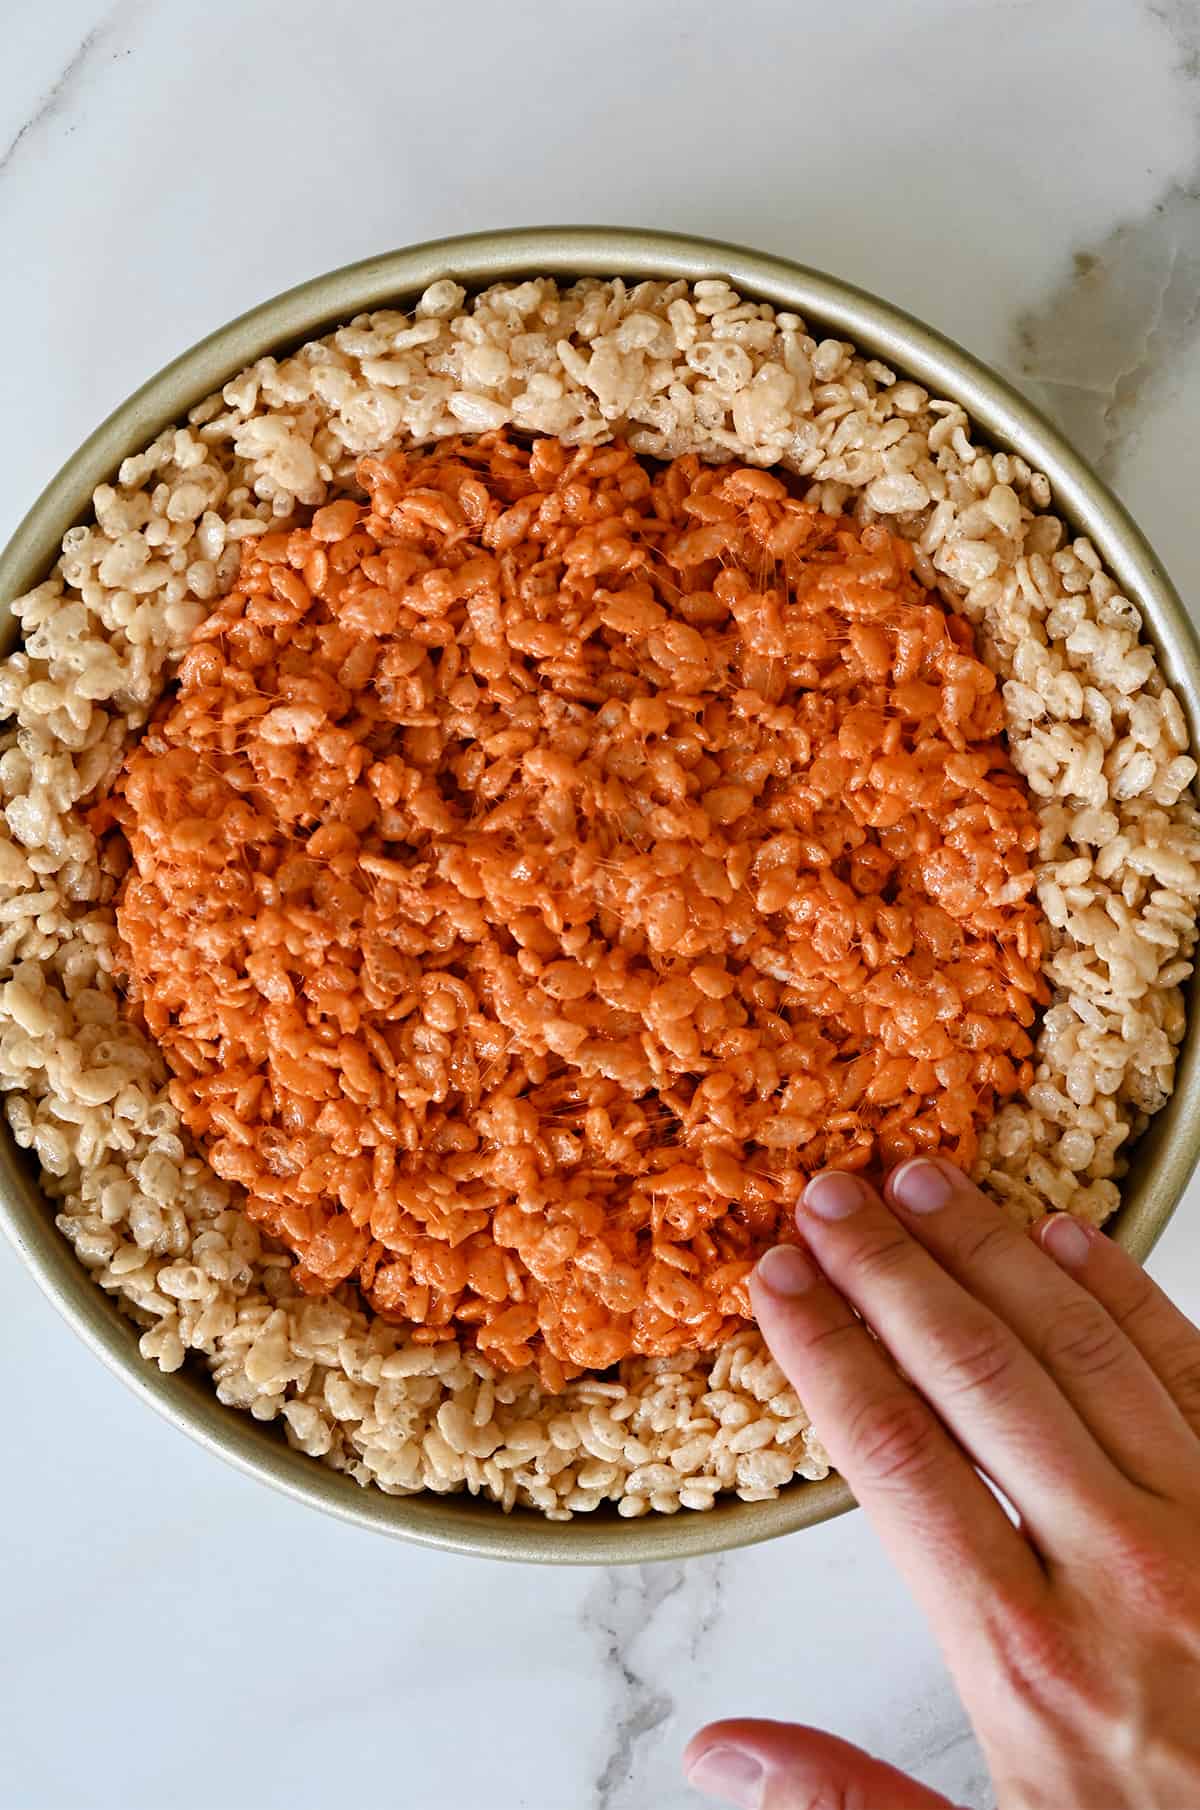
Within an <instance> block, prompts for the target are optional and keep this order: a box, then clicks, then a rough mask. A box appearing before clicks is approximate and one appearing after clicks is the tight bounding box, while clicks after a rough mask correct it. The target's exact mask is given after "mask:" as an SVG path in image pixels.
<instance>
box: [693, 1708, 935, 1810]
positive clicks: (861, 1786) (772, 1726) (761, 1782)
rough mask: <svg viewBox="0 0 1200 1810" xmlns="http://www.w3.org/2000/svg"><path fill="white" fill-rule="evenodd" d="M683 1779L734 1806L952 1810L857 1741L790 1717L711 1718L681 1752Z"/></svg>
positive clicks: (756, 1809) (750, 1809) (747, 1809)
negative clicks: (856, 1744)
mask: <svg viewBox="0 0 1200 1810" xmlns="http://www.w3.org/2000/svg"><path fill="white" fill-rule="evenodd" d="M683 1770H684V1775H685V1777H686V1778H687V1781H688V1784H689V1785H691V1786H692V1787H693V1788H694V1789H695V1790H697V1791H702V1792H704V1794H705V1795H706V1796H707V1797H714V1798H717V1799H719V1800H721V1801H723V1802H724V1803H727V1804H733V1805H735V1806H736V1810H814V1806H816V1805H818V1804H819V1805H820V1806H821V1810H884V1807H885V1806H886V1810H953V1806H952V1805H951V1803H950V1800H949V1799H948V1798H944V1797H942V1795H941V1794H940V1792H937V1791H930V1790H929V1789H928V1788H927V1787H926V1786H925V1785H921V1784H918V1782H917V1781H916V1779H912V1778H909V1776H908V1774H907V1773H904V1772H897V1771H896V1768H895V1767H894V1766H886V1765H885V1764H884V1763H883V1761H882V1760H876V1759H873V1758H872V1756H871V1755H870V1754H868V1753H864V1752H863V1750H862V1748H861V1747H853V1746H851V1744H850V1743H849V1741H839V1740H838V1738H837V1736H836V1735H829V1734H826V1733H825V1732H824V1730H823V1729H819V1728H804V1727H802V1726H801V1725H800V1724H799V1723H797V1722H767V1721H762V1720H759V1719H758V1718H755V1717H749V1716H747V1717H739V1718H736V1719H731V1720H729V1721H724V1722H710V1723H709V1725H708V1727H707V1728H702V1729H700V1730H699V1732H698V1733H697V1734H694V1735H693V1736H692V1738H691V1740H690V1741H689V1742H688V1745H687V1748H686V1750H685V1752H684V1756H683Z"/></svg>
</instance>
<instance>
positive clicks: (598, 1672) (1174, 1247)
mask: <svg viewBox="0 0 1200 1810" xmlns="http://www.w3.org/2000/svg"><path fill="white" fill-rule="evenodd" d="M339 10H340V9H335V8H333V7H331V6H329V5H327V4H322V3H320V0H245V4H243V5H238V4H236V3H235V0H212V4H210V5H208V6H206V7H204V8H202V9H197V8H195V7H192V6H184V5H183V4H182V0H158V3H157V4H152V3H150V0H116V3H115V4H110V3H109V0H54V3H53V4H51V5H48V4H46V0H4V5H3V7H2V8H0V14H2V17H3V22H4V27H5V40H6V54H5V57H4V59H3V62H2V64H0V244H2V245H3V247H4V255H3V258H2V259H0V329H2V331H3V333H4V335H5V343H6V344H7V347H8V350H7V353H6V354H5V356H4V358H3V361H2V363H0V397H2V399H3V422H4V432H3V434H2V435H0V538H3V536H4V535H5V534H6V533H7V532H8V530H9V528H10V527H11V526H12V525H14V524H15V522H16V520H17V518H18V516H19V515H20V514H21V513H22V512H23V510H24V509H25V508H26V507H27V505H28V504H29V502H30V501H31V500H32V499H33V496H34V494H35V493H36V492H37V490H38V489H40V487H41V485H42V484H43V483H44V482H45V480H46V479H47V478H48V477H49V475H50V474H51V472H52V471H53V470H54V469H55V468H56V467H57V466H58V464H59V463H60V461H61V460H62V459H63V458H64V457H65V456H66V455H67V454H68V453H69V452H70V451H71V450H72V448H73V447H74V446H75V445H76V444H77V443H78V442H79V440H80V439H81V438H82V437H83V436H84V435H85V434H86V433H87V432H88V431H89V430H90V429H91V428H92V427H93V426H94V425H95V424H96V422H97V421H99V420H100V418H101V417H102V416H103V415H105V414H106V413H107V412H108V410H109V409H110V408H111V407H112V406H113V405H114V404H115V403H116V402H117V401H119V400H120V399H121V398H122V397H123V396H124V395H125V394H126V393H127V392H128V391H130V390H131V389H133V388H134V387H135V386H136V385H137V384H139V383H140V382H141V381H142V380H143V378H144V377H145V376H146V375H147V374H148V373H149V372H151V371H153V370H155V369H156V368H157V367H158V366H160V365H161V364H163V363H164V362H165V361H166V360H167V359H169V358H170V357H172V356H173V355H174V354H175V353H177V352H179V351H180V350H182V349H183V348H184V347H186V346H187V345H189V344H190V343H191V342H192V341H193V340H195V339H197V338H198V337H200V336H201V335H202V334H204V333H206V332H207V331H209V330H210V329H211V328H212V327H214V326H216V325H217V324H219V323H220V322H222V321H223V320H225V319H227V318H228V317H229V316H231V315H233V314H236V313H238V312H240V311H241V310H242V309H244V308H246V307H248V306H249V305H251V304H252V303H254V302H256V301H259V300H260V299H262V298H264V297H266V296H268V295H270V294H272V293H274V292H275V291H277V290H280V289H283V288H285V287H287V286H288V285H289V284H291V283H294V282H297V281H299V280H300V279H302V278H304V277H306V276H308V275H310V274H312V273H314V272H316V271H319V270H323V269H327V268H329V267H331V266H334V265H337V264H341V263H344V262H346V261H348V260H350V259H353V258H357V257H362V256H365V255H367V254H369V253H371V252H374V251H378V250H381V249H384V248H386V247H389V246H393V245H400V244H404V243H406V242H410V241H413V240H418V239H423V238H426V237H431V236H437V235H440V234H443V233H452V232H459V231H466V230H469V229H472V228H481V227H485V226H495V225H510V224H516V223H534V222H545V221H557V220H572V221H588V220H590V221H603V222H621V223H629V224H641V225H648V226H659V227H671V228H676V229H679V230H683V231H692V232H697V233H707V234H710V235H713V236H716V237H723V238H729V239H734V240H740V241H742V242H745V243H747V244H753V245H758V246H761V247H762V248H764V249H769V250H772V251H777V252H780V253H783V254H786V255H788V256H792V257H796V258H798V259H801V260H803V261H806V262H809V263H813V264H816V265H819V266H823V267H825V268H827V269H829V270H832V271H836V272H838V273H839V274H841V275H843V276H846V277H848V278H850V279H852V280H853V281H855V282H858V283H861V284H863V285H864V286H865V287H867V288H869V289H873V290H876V291H877V292H879V293H880V294H884V295H886V296H888V297H890V298H891V299H892V300H894V301H896V302H898V303H900V304H901V305H902V306H904V307H906V308H909V309H911V310H912V311H914V312H915V313H917V314H919V315H922V316H924V317H925V318H926V319H927V320H929V321H931V322H933V323H934V324H935V325H937V326H938V327H941V328H943V329H945V330H946V331H947V332H949V333H950V334H952V335H953V336H955V337H956V338H958V339H960V340H961V341H962V342H963V343H964V344H966V345H967V346H969V347H970V348H971V349H972V350H974V351H975V352H977V353H979V354H981V355H982V356H983V357H984V358H985V359H988V360H990V361H992V362H993V363H995V364H997V365H998V366H1000V367H1001V368H1002V369H1004V370H1006V371H1007V372H1008V373H1009V374H1010V375H1012V376H1013V377H1015V378H1016V379H1017V381H1018V382H1019V383H1021V384H1022V385H1023V386H1024V387H1025V388H1026V389H1027V390H1028V391H1029V392H1030V393H1034V394H1037V395H1038V396H1040V397H1041V399H1042V400H1044V401H1045V402H1046V404H1047V405H1048V407H1049V409H1050V411H1051V412H1052V413H1053V414H1054V415H1055V416H1057V418H1058V419H1059V420H1060V422H1061V423H1062V424H1063V425H1064V426H1065V427H1066V428H1067V429H1068V430H1069V431H1070V432H1071V433H1072V434H1073V436H1074V437H1075V439H1076V440H1077V442H1078V443H1079V445H1080V446H1081V448H1082V449H1083V450H1084V451H1085V452H1086V453H1088V454H1090V455H1092V456H1093V457H1094V458H1096V459H1097V460H1098V461H1099V463H1100V464H1101V466H1102V468H1103V469H1104V471H1105V472H1106V474H1107V475H1108V476H1109V478H1110V479H1111V481H1112V482H1113V483H1114V484H1115V486H1116V488H1117V489H1118V491H1119V492H1120V494H1121V495H1122V496H1123V498H1124V499H1125V500H1126V502H1127V503H1128V504H1129V505H1130V506H1131V508H1132V509H1133V511H1134V513H1135V515H1136V516H1137V517H1138V518H1139V520H1140V521H1141V523H1142V525H1143V527H1144V528H1145V529H1146V531H1147V533H1148V534H1149V536H1150V538H1151V540H1152V541H1153V542H1154V543H1155V545H1156V546H1157V548H1158V550H1159V552H1160V554H1161V555H1162V557H1163V559H1164V560H1165V562H1166V564H1167V566H1168V569H1169V570H1170V571H1171V572H1172V573H1173V575H1174V577H1175V579H1176V581H1177V582H1178V584H1179V585H1180V588H1181V589H1182V591H1183V592H1184V594H1185V596H1191V597H1193V598H1195V597H1200V539H1198V537H1197V535H1196V530H1195V520H1196V503H1197V498H1196V470H1197V462H1196V456H1195V427H1196V422H1197V420H1198V418H1200V82H1198V80H1197V75H1198V71H1200V7H1198V5H1197V4H1196V0H1161V3H1160V4H1150V3H1149V0H1147V3H1145V4H1139V3H1137V0H1106V4H1104V5H1103V6H1100V5H1097V4H1096V3H1095V0H1054V3H1053V4H1051V5H1045V4H1042V3H1041V0H907V4H906V5H904V6H902V7H899V6H895V5H893V4H892V0H859V3H858V4H857V5H856V6H855V7H854V8H852V9H847V8H844V7H836V6H825V7H819V6H817V5H815V4H808V3H803V4H797V0H740V4H739V5H738V6H736V7H733V8H721V9H714V8H710V7H707V6H705V5H703V4H702V3H701V0H656V3H655V5H654V6H652V7H650V6H645V5H643V4H642V3H641V0H609V3H608V4H607V5H606V6H604V7H595V8H583V7H571V6H562V5H558V4H555V3H554V0H507V4H505V5H503V6H496V5H493V4H491V3H490V0H459V3H458V5H457V7H456V8H453V9H451V8H448V7H444V6H427V7H417V6H415V5H413V4H411V3H410V4H408V5H405V4H399V5H397V4H395V0H357V3H356V4H355V6H354V7H353V8H348V9H345V11H344V13H343V14H342V16H343V18H344V21H345V22H344V23H343V24H342V25H340V26H335V25H334V23H333V21H334V19H335V17H336V16H337V14H338V12H339ZM851 17H852V18H853V25H852V26H851V25H850V24H849V23H847V22H846V21H848V20H849V19H850V18H851ZM1152 1268H1153V1270H1154V1273H1155V1274H1156V1275H1157V1276H1158V1277H1159V1279H1160V1280H1161V1281H1163V1282H1164V1283H1165V1284H1166V1285H1167V1286H1168V1287H1169V1288H1170V1289H1171V1290H1172V1292H1173V1293H1174V1294H1175V1295H1176V1297H1177V1299H1178V1300H1179V1301H1180V1303H1181V1304H1182V1305H1183V1306H1184V1307H1185V1308H1186V1309H1187V1310H1188V1311H1190V1312H1191V1313H1192V1314H1193V1315H1198V1316H1200V1188H1198V1187H1197V1186H1195V1185H1193V1187H1192V1189H1191V1190H1190V1192H1189V1194H1188V1197H1187V1199H1186V1201H1185V1202H1184V1204H1183V1206H1182V1207H1181V1208H1180V1210H1179V1213H1178V1214H1177V1216H1176V1219H1175V1221H1174V1223H1173V1225H1172V1227H1171V1228H1170V1230H1169V1231H1168V1233H1167V1235H1166V1236H1165V1237H1164V1239H1163V1240H1162V1242H1161V1244H1160V1246H1159V1248H1158V1250H1157V1251H1156V1253H1155V1256H1154V1259H1153V1263H1152ZM0 1364H2V1365H3V1368H4V1374H5V1375H6V1376H7V1377H8V1378H9V1379H10V1386H9V1390H8V1399H7V1401H6V1405H5V1413H4V1417H3V1418H4V1426H5V1429H6V1430H5V1433H4V1444H5V1461H4V1465H3V1475H4V1485H3V1490H2V1492H0V1553H3V1560H2V1561H0V1565H2V1571H0V1601H2V1602H3V1624H4V1638H3V1641H2V1642H0V1752H2V1753H3V1760H2V1761H0V1810H161V1807H162V1806H165V1805H167V1804H170V1805H171V1806H172V1810H248V1807H249V1806H254V1810H285V1807H286V1810H333V1807H334V1806H339V1807H340V1806H342V1805H345V1804H348V1803H355V1802H372V1803H374V1802H378V1803H382V1804H387V1805H389V1806H394V1807H395V1810H483V1807H484V1806H487V1810H685V1806H687V1805H689V1804H691V1803H694V1802H698V1800H696V1799H694V1798H693V1797H692V1796H691V1794H689V1792H688V1791H687V1789H686V1788H685V1787H684V1785H683V1784H682V1782H681V1780H680V1777H679V1772H678V1755H679V1752H680V1749H681V1748H682V1746H683V1743H684V1741H685V1739H686V1738H687V1736H688V1734H689V1733H690V1732H691V1731H692V1729H693V1728H694V1727H696V1726H697V1724H699V1723H700V1722H702V1721H704V1720H705V1719H707V1718H710V1717H712V1716H714V1715H717V1714H720V1713H734V1712H751V1713H757V1714H764V1715H776V1716H795V1717H798V1718H802V1719H803V1720H805V1721H810V1722H817V1723H823V1724H825V1725H827V1726H828V1727H830V1728H832V1729H835V1730H836V1731H838V1732H839V1733H841V1734H843V1735H845V1736H847V1737H849V1738H851V1739H853V1740H856V1741H860V1742H863V1743H865V1744H866V1745H868V1746H870V1747H873V1748H874V1749H876V1750H877V1751H880V1752H882V1753H884V1754H886V1755H887V1756H888V1757H889V1758H891V1759H892V1760H894V1761H896V1762H897V1763H899V1764H900V1765H902V1766H906V1767H909V1768H912V1769H914V1770H916V1771H917V1772H919V1773H920V1774H921V1776H922V1777H924V1778H925V1779H927V1780H928V1781H929V1782H930V1783H932V1784H936V1785H937V1786H939V1787H940V1788H941V1789H942V1790H944V1791H946V1792H948V1793H949V1794H950V1795H951V1796H953V1797H955V1798H956V1799H958V1800H961V1801H962V1802H963V1803H964V1804H965V1805H969V1806H971V1807H972V1810H980V1807H982V1806H984V1805H985V1804H986V1803H987V1801H988V1800H987V1784H986V1779H985V1776H984V1773H983V1769H982V1765H981V1762H980V1759H979V1756H978V1753H977V1751H976V1749H975V1747H974V1745H973V1742H972V1739H971V1737H970V1734H969V1731H968V1730H967V1728H966V1725H965V1722H964V1719H963V1716H962V1712H961V1710H960V1709H959V1707H958V1704H957V1701H956V1699H955V1696H954V1694H953V1691H952V1689H951V1687H950V1685H949V1682H948V1680H947V1678H946V1675H945V1672H944V1670H943V1668H942V1665H941V1663H940V1660H939V1658H938V1656H937V1654H936V1651H935V1649H934V1647H933V1645H932V1642H931V1640H930V1638H929V1636H928V1634H927V1633H926V1631H925V1629H924V1627H923V1625H922V1623H921V1621H920V1619H919V1618H918V1616H917V1614H916V1612H915V1610H914V1609H913V1607H912V1605H911V1604H910V1602H909V1600H908V1598H907V1595H906V1593H905V1591H904V1590H903V1588H902V1586H901V1585H900V1583H899V1582H898V1580H897V1579H896V1578H895V1576H894V1575H893V1574H892V1572H891V1570H890V1569H889V1567H888V1565H887V1563H886V1561H885V1560H884V1558H883V1556H882V1554H881V1552H880V1550H879V1548H878V1546H877V1544H876V1542H875V1539H874V1537H873V1536H872V1534H871V1531H870V1529H869V1528H868V1526H867V1524H866V1522H865V1521H864V1519H863V1518H862V1517H861V1516H860V1515H853V1516H849V1517H846V1518H844V1519H843V1520H841V1521H838V1522H835V1523H833V1524H831V1525H828V1526H825V1527H822V1528H818V1529H815V1530H813V1531H809V1532H806V1533H803V1534H799V1535H795V1536H793V1537H792V1538H791V1539H790V1540H788V1541H786V1542H782V1543H777V1544H775V1545H772V1546H768V1547H760V1548H756V1549H753V1550H750V1551H747V1552H742V1553H735V1554H731V1555H728V1556H725V1557H722V1558H717V1559H713V1560H709V1561H700V1562H694V1563H692V1564H689V1565H687V1566H685V1567H679V1566H671V1565H666V1566H661V1567H651V1568H647V1569H644V1570H636V1569H624V1570H617V1571H608V1572H599V1571H596V1572H579V1571H574V1572H572V1571H549V1570H526V1569H507V1568H504V1567H497V1566H487V1565H485V1564H483V1563H482V1562H472V1561H467V1560H461V1559H454V1558H447V1557H442V1556H439V1555H437V1554H431V1553H426V1552H422V1551H419V1550H417V1549H413V1548H408V1547H405V1546H401V1545H397V1544H390V1543H386V1542H384V1541H382V1540H379V1539H377V1538H375V1537H373V1536H371V1535H368V1534H365V1533H361V1532H358V1531H356V1530H353V1529H350V1528H347V1527H343V1526H341V1525H338V1524H335V1523H333V1522H331V1521H327V1520H325V1519H323V1518H321V1517H320V1516H318V1515H316V1514H315V1513H313V1512H310V1511H308V1510H306V1509H303V1508H301V1507H299V1506H297V1505H296V1504H294V1503H292V1502H290V1501H288V1500H286V1499H284V1498H283V1497H279V1496H276V1495H274V1494H273V1493H271V1492H268V1491H266V1490H264V1489H262V1488H260V1487H259V1486H257V1485H255V1484H253V1483H251V1482H249V1481H247V1480H246V1479H245V1478H243V1477H241V1476H240V1475H238V1474H237V1473H235V1472H234V1471H232V1470H229V1469H226V1468H224V1467H223V1466H221V1465H220V1464H218V1463H217V1462H215V1461H214V1460H212V1459H210V1458H209V1457H208V1456H206V1455H205V1454H204V1453H203V1452H202V1451H201V1450H200V1449H199V1448H197V1447H195V1446H193V1445H192V1444H190V1442H188V1441H187V1440H185V1439H184V1438H182V1437H181V1436H180V1435H178V1434H177V1433H175V1432H173V1431H172V1430H170V1429H169V1428H167V1427H166V1426H165V1425H163V1424H161V1423H160V1422H159V1421H158V1420H157V1419H156V1418H155V1417H154V1416H153V1415H151V1414H148V1413H147V1412H146V1411H145V1410H144V1409H143V1408H142V1407H141V1406H140V1405H139V1404H138V1403H137V1402H136V1401H135V1400H134V1398H133V1397H132V1396H130V1395H129V1394H127V1393H126V1391H125V1390H124V1389H122V1388H121V1386H120V1385H119V1384H118V1383H117V1382H115V1381H114V1380H113V1379H112V1378H110V1377H109V1376H108V1375H107V1374H106V1373H105V1372H104V1371H103V1370H102V1369H101V1368H100V1366H99V1365H98V1364H97V1363H96V1362H95V1360H94V1359H93V1358H91V1357H90V1356H89V1354H88V1353H87V1352H86V1351H85V1350H84V1348H83V1347H82V1346H81V1345H80V1344H78V1343H77V1342H76V1341H75V1340H74V1339H73V1338H72V1336H71V1335H70V1334H69V1332H68V1331H67V1330H66V1328H65V1327H64V1325H63V1324H62V1323H61V1322H60V1321H59V1320H58V1318H57V1316H56V1315H55V1313H54V1312H53V1310H52V1309H51V1308H50V1307H49V1306H48V1305H47V1304H46V1302H44V1301H43V1300H42V1298H41V1296H40V1295H39V1294H38V1292H37V1290H36V1289H35V1288H34V1286H33V1284H32V1283H31V1282H30V1281H29V1279H28V1278H27V1277H26V1276H25V1275H24V1274H23V1273H22V1271H21V1270H20V1268H19V1266H18V1264H17V1261H16V1259H15V1257H14V1256H13V1254H12V1252H11V1251H10V1250H9V1248H8V1247H7V1245H0Z"/></svg>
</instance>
